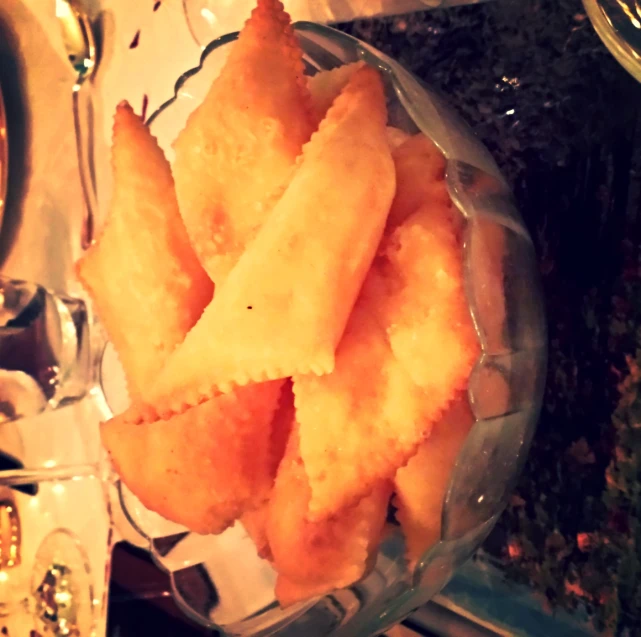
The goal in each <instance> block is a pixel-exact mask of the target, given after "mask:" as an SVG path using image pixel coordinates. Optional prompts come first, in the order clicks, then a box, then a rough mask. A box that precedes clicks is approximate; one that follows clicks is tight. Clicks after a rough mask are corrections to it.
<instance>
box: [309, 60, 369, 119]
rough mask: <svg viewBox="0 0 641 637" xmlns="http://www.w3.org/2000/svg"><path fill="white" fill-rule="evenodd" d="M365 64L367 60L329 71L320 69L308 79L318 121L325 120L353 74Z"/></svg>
mask: <svg viewBox="0 0 641 637" xmlns="http://www.w3.org/2000/svg"><path fill="white" fill-rule="evenodd" d="M364 66H365V62H362V61H361V62H353V63H352V64H344V65H343V66H338V67H336V68H335V69H331V70H328V71H319V72H318V73H316V75H313V76H311V77H309V78H308V79H307V86H308V87H309V93H310V96H311V104H312V110H313V112H314V116H315V118H316V122H317V123H320V122H321V121H322V120H323V118H324V117H325V115H326V114H327V111H328V110H329V109H330V108H331V106H332V104H333V103H334V100H335V99H336V98H337V97H338V96H339V95H340V93H341V91H342V90H343V89H344V88H345V86H346V85H347V83H348V82H349V80H350V78H351V77H352V75H354V73H355V72H356V71H358V70H359V69H362V68H363V67H364Z"/></svg>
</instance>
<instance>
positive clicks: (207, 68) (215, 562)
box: [107, 22, 546, 636]
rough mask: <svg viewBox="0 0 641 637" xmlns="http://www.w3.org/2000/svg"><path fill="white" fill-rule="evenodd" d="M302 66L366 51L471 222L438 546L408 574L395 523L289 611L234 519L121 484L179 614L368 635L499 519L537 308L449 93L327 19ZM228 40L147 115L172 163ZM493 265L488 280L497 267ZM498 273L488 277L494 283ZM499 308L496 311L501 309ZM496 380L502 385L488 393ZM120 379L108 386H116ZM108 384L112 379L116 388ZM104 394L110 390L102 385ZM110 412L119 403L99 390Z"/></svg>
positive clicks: (502, 188)
mask: <svg viewBox="0 0 641 637" xmlns="http://www.w3.org/2000/svg"><path fill="white" fill-rule="evenodd" d="M295 28H296V32H297V33H298V36H299V37H300V40H301V43H302V46H303V49H304V51H305V61H306V64H307V67H308V72H309V73H310V74H311V73H314V72H315V71H316V70H318V69H329V68H332V67H335V66H338V65H341V64H344V63H348V62H352V61H355V60H359V59H364V60H365V61H367V62H368V63H369V64H371V65H373V66H375V67H377V68H379V69H380V71H381V73H382V75H383V77H384V80H385V84H386V90H387V96H388V105H389V119H390V124H392V125H394V126H397V127H400V128H402V129H404V130H406V131H407V132H411V133H415V132H418V131H419V130H420V131H422V132H423V133H425V134H426V135H427V136H428V137H430V138H431V139H432V140H433V141H434V142H435V143H436V145H437V146H438V147H439V148H440V149H441V150H442V152H443V153H444V155H445V157H446V158H447V185H448V188H449V191H450V194H451V197H452V200H453V201H454V202H455V204H456V206H457V207H458V208H459V209H460V211H461V214H463V215H464V217H465V218H466V220H467V222H466V230H465V240H464V250H465V252H464V259H465V274H466V289H467V294H468V297H469V303H470V308H471V312H472V314H473V317H474V321H475V324H476V327H477V329H478V334H479V339H480V341H481V343H482V356H481V357H480V359H479V361H478V363H477V365H476V367H475V369H474V372H473V374H472V376H471V378H470V384H469V395H470V401H471V404H472V407H473V411H474V414H475V416H476V419H477V422H476V424H475V425H474V427H473V429H472V430H471V432H470V434H469V436H468V439H467V440H466V442H465V445H464V447H463V449H462V451H461V453H460V455H459V458H458V460H457V463H456V466H455V469H454V471H453V473H452V476H451V480H450V485H449V489H448V492H447V495H446V498H445V502H444V503H443V525H442V537H441V540H440V542H438V543H437V544H436V545H435V546H433V547H432V548H431V549H430V550H429V551H427V552H426V554H425V555H424V556H423V558H422V559H421V560H420V561H419V563H418V564H417V566H416V568H415V569H414V571H412V572H409V571H408V569H407V567H406V565H405V562H404V558H403V554H404V547H403V540H402V536H401V534H400V532H399V529H398V527H395V526H390V533H389V534H387V536H386V537H387V539H386V540H385V541H384V542H383V544H382V546H381V550H380V553H379V556H378V559H377V562H376V565H375V568H374V570H373V571H372V572H371V574H370V575H369V576H368V577H366V578H365V579H363V580H362V581H360V582H358V583H356V584H354V585H353V586H350V587H348V588H346V589H342V590H339V591H335V592H334V593H332V594H330V595H327V596H325V597H323V598H320V599H316V600H312V601H310V602H306V603H303V604H299V605H298V606H295V607H293V608H289V609H287V610H281V609H280V608H279V607H278V604H277V603H276V601H275V599H274V595H273V585H274V581H275V573H274V571H273V570H272V568H271V566H270V565H269V563H267V562H266V561H263V560H261V559H259V558H258V557H257V556H256V552H255V549H254V546H253V544H252V543H251V540H250V539H249V538H248V537H247V535H246V533H245V532H244V530H243V528H242V526H241V525H239V524H238V525H236V526H235V527H233V528H231V529H229V530H228V531H226V532H225V533H223V534H222V535H219V536H200V535H197V534H195V533H190V532H188V531H187V530H186V529H185V528H183V527H180V526H178V525H175V524H173V523H170V522H168V521H166V520H164V519H163V518H161V517H159V516H158V515H156V514H154V513H151V512H150V511H148V510H146V509H145V508H144V507H143V506H142V505H141V504H140V503H139V502H138V501H137V499H136V498H135V497H134V496H133V495H132V494H131V493H130V492H129V491H128V490H127V488H126V487H124V485H120V496H121V503H122V505H123V509H124V511H125V512H126V514H127V516H128V517H129V520H130V522H131V523H132V524H133V525H134V527H135V528H136V529H137V530H138V532H139V533H141V535H143V536H144V537H145V538H147V540H148V542H149V548H150V551H151V553H152V555H153V557H154V558H155V560H156V562H157V563H158V564H159V565H160V566H161V567H162V568H163V569H165V570H166V571H167V572H168V573H169V574H170V576H171V583H172V588H173V595H174V598H175V600H176V602H177V604H178V605H179V606H180V608H182V610H183V611H184V612H185V614H186V615H188V616H189V617H191V618H192V619H194V620H196V621H197V622H199V623H201V624H203V625H205V626H209V627H212V628H217V629H221V630H223V631H224V632H225V633H226V634H228V635H239V636H240V635H269V634H273V633H275V632H278V634H279V635H301V634H304V635H308V636H316V635H319V636H320V635H330V634H331V635H352V636H353V635H371V634H377V633H379V632H381V631H383V630H385V629H386V628H387V627H389V626H391V625H392V624H394V623H396V622H398V621H400V620H401V619H403V618H404V617H405V616H407V615H408V614H409V613H410V612H411V611H412V610H414V609H416V608H417V607H419V606H420V605H422V604H424V603H425V602H427V601H428V600H429V599H430V598H431V597H432V596H434V595H435V594H436V593H437V592H438V591H439V590H440V589H441V588H442V587H443V586H444V585H445V584H446V583H447V581H448V580H449V578H450V577H451V576H452V574H453V572H454V571H455V569H456V568H457V567H458V566H459V565H461V564H462V563H463V562H465V560H467V559H468V558H469V557H470V556H471V555H472V554H473V553H474V551H475V550H476V549H477V547H478V546H479V545H480V544H481V542H482V541H483V540H484V539H485V537H486V536H487V535H488V533H489V532H490V530H491V529H492V527H493V526H494V524H495V522H496V520H497V518H498V517H499V515H500V514H501V512H502V510H503V508H504V506H505V503H506V499H507V497H508V496H509V494H510V492H511V489H512V486H513V484H514V482H515V480H516V478H517V476H518V474H519V472H520V470H521V467H522V465H523V462H524V460H525V456H526V454H527V451H528V448H529V444H530V441H531V437H532V434H533V431H534V428H535V425H536V421H537V417H538V412H539V408H540V403H541V396H542V391H543V385H544V378H545V369H546V330H545V320H544V312H543V302H542V298H541V294H540V290H539V282H538V272H537V265H536V259H535V255H534V250H533V246H532V242H531V240H530V238H529V236H528V233H527V231H526V229H525V228H524V226H523V223H522V221H521V218H520V217H519V214H518V212H517V211H516V209H515V207H514V205H513V201H512V198H511V195H510V192H509V188H508V186H507V184H506V182H505V180H504V179H503V178H502V176H501V174H500V172H499V170H498V168H497V166H496V164H495V163H494V161H493V160H492V158H491V157H490V155H489V154H488V152H487V151H486V150H485V148H484V147H483V146H482V145H481V144H480V143H479V142H478V141H477V140H476V139H475V137H474V135H473V134H472V133H471V131H470V130H469V129H468V128H467V127H466V126H465V125H464V124H463V123H462V122H461V121H460V120H459V119H458V117H457V116H456V115H455V112H454V109H453V108H452V107H451V106H450V105H448V104H447V102H446V101H444V100H443V99H441V98H440V97H438V96H437V95H435V94H434V93H433V92H432V91H431V90H430V89H428V88H427V87H425V86H423V85H422V84H421V83H420V82H419V81H418V80H417V79H416V78H414V77H413V76H412V75H411V74H410V73H408V72H407V71H406V70H405V69H403V68H402V67H401V66H399V65H398V64H397V63H396V62H394V61H393V60H391V59H389V58H388V57H386V56H384V55H383V54H382V53H380V52H379V51H376V50H375V49H373V48H372V47H370V46H368V45H366V44H364V43H362V42H360V41H358V40H356V39H354V38H352V37H350V36H347V35H345V34H343V33H341V32H339V31H336V30H334V29H331V28H329V27H324V26H320V25H317V24H313V23H307V22H299V23H297V24H296V25H295ZM236 37H237V34H230V35H227V36H224V37H222V38H219V39H217V40H215V41H214V42H212V43H211V44H210V45H209V46H208V47H207V48H206V49H205V50H204V52H203V55H202V59H201V63H200V65H199V66H198V68H195V69H192V70H190V71H188V72H187V73H185V74H184V75H183V76H182V77H181V78H180V79H179V80H178V82H177V83H176V88H175V96H174V97H173V98H172V99H171V100H169V101H168V102H167V103H165V104H164V105H163V106H162V107H161V108H160V109H159V110H158V111H157V112H156V113H154V114H153V115H152V117H151V118H150V121H149V125H150V127H151V130H152V132H153V133H154V135H156V136H157V138H158V140H159V142H160V144H161V146H162V147H163V148H164V150H165V152H166V153H167V154H168V157H169V158H170V159H173V152H172V148H171V144H172V142H173V141H174V139H175V138H176V136H177V134H178V132H179V131H180V130H181V129H182V128H183V126H184V125H185V121H186V119H187V117H188V115H189V114H190V113H191V112H192V111H193V110H194V109H195V108H196V107H197V106H198V105H199V104H200V103H201V101H202V99H203V98H204V96H205V94H206V92H207V90H208V88H209V86H210V84H211V82H212V80H213V79H214V78H215V77H216V75H217V74H218V73H219V72H220V69H221V67H222V65H223V63H224V61H225V59H226V56H227V53H228V51H229V45H230V44H231V43H232V42H233V41H234V40H235V39H236ZM497 271H499V272H502V277H500V278H499V279H498V283H497V279H496V277H494V278H493V276H492V272H497ZM492 281H494V283H492ZM503 308H504V311H503ZM497 383H500V384H502V387H503V389H505V387H506V386H507V388H508V391H507V394H506V393H505V392H503V400H501V401H498V402H497V400H496V396H497V392H500V388H497V385H496V384H497ZM115 384H116V385H117V383H115ZM112 385H113V383H112ZM107 393H110V392H107ZM108 400H109V401H110V403H111V405H112V408H114V410H116V404H115V403H116V401H118V402H119V403H120V404H119V406H118V410H120V407H124V406H126V400H123V397H122V396H120V399H118V397H117V396H116V397H114V396H108Z"/></svg>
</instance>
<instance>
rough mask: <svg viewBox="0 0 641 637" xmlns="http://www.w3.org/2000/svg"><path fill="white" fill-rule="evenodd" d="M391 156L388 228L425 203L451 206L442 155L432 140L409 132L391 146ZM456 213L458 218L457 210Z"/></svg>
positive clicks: (401, 221) (396, 224)
mask: <svg viewBox="0 0 641 637" xmlns="http://www.w3.org/2000/svg"><path fill="white" fill-rule="evenodd" d="M397 137H398V136H397ZM392 157H393V158H394V168H395V169H396V194H395V195H394V201H393V202H392V207H391V209H390V213H389V217H388V219H387V230H388V232H389V231H391V230H393V229H394V228H396V226H398V225H400V224H401V223H403V221H405V219H407V218H408V217H409V216H410V215H411V214H413V213H415V212H416V211H417V210H418V209H419V208H420V207H421V206H423V205H424V204H426V203H430V204H431V205H435V206H445V207H452V205H453V204H452V201H451V199H450V195H449V193H448V191H447V185H446V183H445V158H444V157H443V154H442V153H441V151H440V150H439V149H438V148H437V147H436V146H435V145H434V142H433V141H431V140H430V139H428V138H427V137H425V135H423V134H422V133H419V134H417V135H412V136H411V137H409V138H408V139H406V140H405V141H404V142H403V143H402V144H400V145H398V146H397V147H396V148H395V149H394V151H393V153H392ZM456 215H457V216H458V217H459V218H460V214H459V212H458V210H457V211H456Z"/></svg>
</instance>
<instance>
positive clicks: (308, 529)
mask: <svg viewBox="0 0 641 637" xmlns="http://www.w3.org/2000/svg"><path fill="white" fill-rule="evenodd" d="M390 493H391V487H390V483H379V484H378V485H376V486H375V487H374V488H373V490H372V493H371V495H369V496H368V497H366V498H363V499H362V500H361V501H360V503H358V505H357V506H354V507H351V508H348V509H344V510H342V511H340V515H338V516H336V517H335V518H332V519H329V520H324V521H322V522H317V523H314V522H310V521H309V520H307V508H308V504H309V498H310V489H309V483H308V481H307V475H306V473H305V469H304V467H303V463H302V460H301V458H300V453H299V448H298V432H297V431H296V429H294V431H293V434H292V436H291V437H290V440H289V442H288V445H287V451H286V452H285V457H284V458H283V460H282V462H281V464H280V467H279V470H278V476H277V478H276V483H275V485H274V490H273V492H272V495H271V498H270V501H269V512H268V522H267V537H268V540H269V546H270V547H271V551H272V554H273V559H274V567H275V568H276V570H277V571H278V574H279V577H278V580H277V584H276V596H277V598H278V600H279V602H280V603H281V605H282V606H287V605H289V604H292V603H294V602H296V601H299V600H300V599H304V598H306V597H308V596H310V595H313V594H321V593H327V592H330V591H332V590H334V589H337V588H343V587H345V586H349V585H350V584H352V583H354V582H356V581H358V580H359V579H361V578H362V577H363V576H364V575H366V573H367V571H368V569H369V568H370V567H371V564H372V561H373V558H374V556H375V554H376V550H377V548H378V543H379V541H380V537H381V532H382V529H383V525H384V524H385V519H386V515H387V505H388V502H389V498H390ZM279 582H280V583H279ZM288 584H289V585H288Z"/></svg>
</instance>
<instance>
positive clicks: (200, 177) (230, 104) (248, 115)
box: [173, 0, 315, 286]
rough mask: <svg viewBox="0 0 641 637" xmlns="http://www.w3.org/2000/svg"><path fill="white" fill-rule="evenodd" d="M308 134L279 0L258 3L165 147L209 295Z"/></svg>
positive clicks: (298, 64) (309, 121) (295, 49)
mask: <svg viewBox="0 0 641 637" xmlns="http://www.w3.org/2000/svg"><path fill="white" fill-rule="evenodd" d="M314 128H315V125H314V123H313V117H312V112H311V106H310V101H309V94H308V92H307V86H306V81H305V78H304V76H303V60H302V51H301V48H300V45H299V43H298V40H297V38H296V36H295V34H294V32H293V30H292V28H291V24H290V20H289V16H288V15H287V13H285V11H284V10H283V5H282V4H281V3H280V2H278V0H259V1H258V6H257V7H256V9H254V11H253V13H252V15H251V18H250V19H249V20H248V21H247V23H246V24H245V27H244V28H243V30H242V31H241V33H240V36H239V38H238V41H237V42H235V43H234V45H233V47H232V50H231V53H230V54H229V58H228V59H227V61H226V63H225V66H224V68H223V69H222V71H221V73H220V75H219V76H218V77H217V78H216V80H215V81H214V83H213V84H212V86H211V88H210V90H209V93H208V94H207V96H206V97H205V99H204V101H203V102H202V104H201V105H200V106H199V107H198V108H197V109H196V110H195V111H194V112H193V113H192V114H191V115H190V117H189V119H188V120H187V124H186V126H185V129H184V130H183V131H182V132H181V133H180V135H179V136H178V138H177V139H176V142H175V144H174V149H175V153H176V156H175V161H174V164H173V170H174V176H175V179H176V192H177V194H178V203H179V204H180V211H181V213H182V215H183V219H184V220H185V224H186V226H187V230H188V232H189V236H190V238H191V241H192V243H193V245H194V247H195V249H196V252H197V254H198V256H199V257H200V259H201V261H202V263H203V265H204V267H205V269H206V270H207V272H208V273H209V274H210V276H211V277H212V279H213V280H214V282H215V283H216V285H217V286H219V285H220V284H221V283H222V282H223V281H224V280H225V278H226V276H227V274H228V273H229V271H230V270H231V268H232V267H233V266H234V264H235V263H236V261H237V260H238V258H239V257H240V255H241V254H242V252H243V250H244V249H245V247H246V246H247V244H248V243H249V242H250V241H251V240H252V239H253V238H254V237H255V235H256V233H257V231H258V229H259V228H260V227H261V226H262V224H263V222H264V221H265V219H267V217H268V215H269V213H270V211H271V209H272V207H273V205H274V203H275V202H276V201H277V200H278V197H279V196H280V194H281V193H282V190H283V188H284V187H285V186H286V185H287V183H288V181H289V179H290V177H291V173H292V169H293V167H294V164H295V161H296V158H297V157H298V155H299V154H300V152H301V149H302V147H303V144H304V143H305V142H307V141H308V140H309V138H310V135H311V134H312V131H313V129H314Z"/></svg>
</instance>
